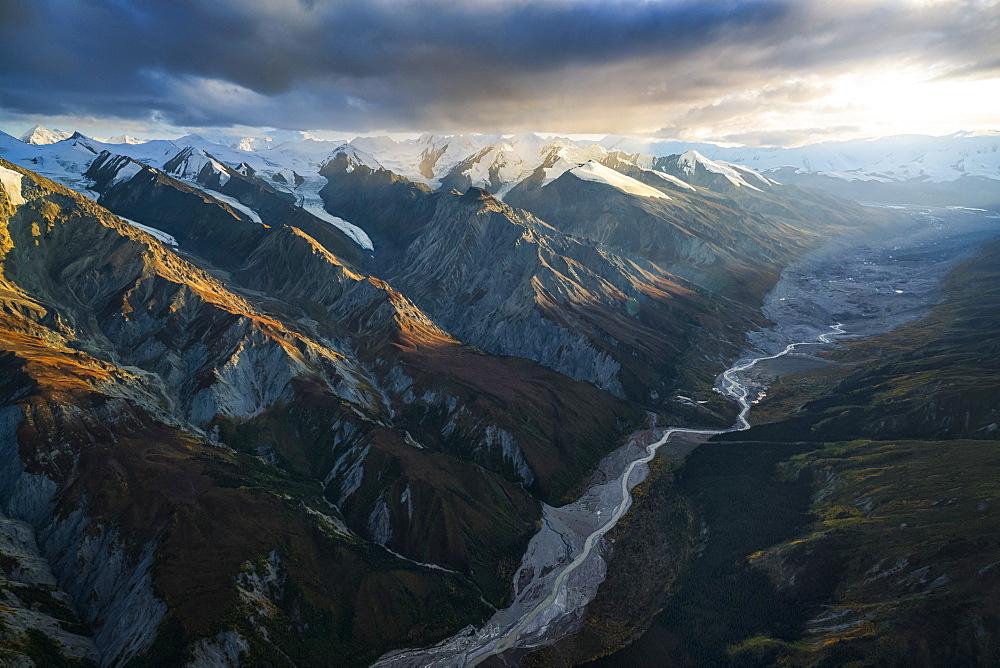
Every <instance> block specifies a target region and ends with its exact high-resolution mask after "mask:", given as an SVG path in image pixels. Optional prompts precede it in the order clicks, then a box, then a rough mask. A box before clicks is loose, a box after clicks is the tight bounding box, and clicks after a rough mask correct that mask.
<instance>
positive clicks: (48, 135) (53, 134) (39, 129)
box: [18, 125, 73, 145]
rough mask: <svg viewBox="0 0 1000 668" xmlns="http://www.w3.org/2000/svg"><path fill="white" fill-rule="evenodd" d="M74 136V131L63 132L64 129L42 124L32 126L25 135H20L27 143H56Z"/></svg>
mask: <svg viewBox="0 0 1000 668" xmlns="http://www.w3.org/2000/svg"><path fill="white" fill-rule="evenodd" d="M71 136H73V133H72V132H63V131H62V130H50V129H48V128H47V127H44V126H42V125H36V126H35V127H33V128H31V129H30V130H28V131H27V132H25V133H24V134H23V135H21V136H20V137H18V139H20V140H21V141H23V142H24V143H25V144H36V145H39V144H55V143H56V142H57V141H62V140H63V139H69V138H70V137H71Z"/></svg>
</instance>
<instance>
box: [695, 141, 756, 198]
mask: <svg viewBox="0 0 1000 668" xmlns="http://www.w3.org/2000/svg"><path fill="white" fill-rule="evenodd" d="M677 162H678V164H679V165H681V167H682V168H683V169H684V172H685V173H686V174H694V170H695V167H696V165H701V166H702V167H704V168H705V169H706V170H707V171H709V172H713V173H715V174H721V175H722V176H724V177H726V179H728V180H729V182H730V183H732V184H733V185H735V186H737V187H741V188H742V187H746V188H750V189H752V190H756V191H758V192H763V191H762V190H761V189H760V188H758V187H757V186H754V185H751V184H749V183H748V182H747V181H746V180H745V179H744V178H743V176H741V175H740V173H739V172H738V171H736V170H735V169H733V167H732V165H730V164H729V163H726V162H722V161H715V160H709V159H708V158H706V157H705V156H703V155H702V154H701V153H698V151H693V150H692V151H687V152H685V153H682V154H681V156H680V157H679V158H678V159H677ZM748 171H750V170H748ZM758 176H759V175H758ZM760 178H761V179H764V177H763V176H761V177H760ZM765 181H766V179H765Z"/></svg>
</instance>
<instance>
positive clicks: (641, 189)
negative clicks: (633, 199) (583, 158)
mask: <svg viewBox="0 0 1000 668" xmlns="http://www.w3.org/2000/svg"><path fill="white" fill-rule="evenodd" d="M570 174H572V175H573V176H575V177H577V178H578V179H582V180H584V181H594V182H596V183H604V184H605V185H609V186H611V187H612V188H617V189H618V190H621V191H622V192H626V193H629V194H630V195H638V196H640V197H653V198H656V199H670V196H669V195H667V194H666V193H663V192H660V191H659V190H657V189H656V188H654V187H652V186H647V185H646V184H645V183H642V182H641V181H637V180H635V179H633V178H632V177H631V176H625V175H624V174H622V173H621V172H616V171H615V170H613V169H610V168H609V167H605V166H604V165H602V164H600V163H597V162H594V161H590V162H588V163H587V164H585V165H583V166H582V167H577V168H575V169H571V170H570Z"/></svg>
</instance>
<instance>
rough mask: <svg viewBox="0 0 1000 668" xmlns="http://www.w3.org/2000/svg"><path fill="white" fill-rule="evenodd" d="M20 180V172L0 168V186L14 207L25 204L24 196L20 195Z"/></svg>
mask: <svg viewBox="0 0 1000 668" xmlns="http://www.w3.org/2000/svg"><path fill="white" fill-rule="evenodd" d="M21 178H22V176H21V173H20V172H15V171H14V170H13V169H7V168H6V167H0V186H3V189H4V192H6V193H7V199H9V200H10V203H11V204H13V205H14V206H21V205H22V204H24V202H25V199H24V196H23V195H22V194H21Z"/></svg>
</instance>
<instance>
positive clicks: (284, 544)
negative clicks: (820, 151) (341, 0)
mask: <svg viewBox="0 0 1000 668" xmlns="http://www.w3.org/2000/svg"><path fill="white" fill-rule="evenodd" d="M0 140H2V141H0V157H3V156H6V157H8V158H10V159H11V160H12V161H16V162H17V163H19V164H14V163H13V162H7V161H2V162H0V169H2V171H0V175H2V176H3V188H2V189H0V223H2V230H3V236H2V237H0V240H2V242H0V250H2V253H3V257H2V261H0V266H2V271H3V274H2V280H3V283H2V286H3V292H2V293H0V297H2V307H3V311H2V313H3V318H2V322H0V336H2V349H3V351H4V356H3V358H2V359H0V363H2V364H3V365H4V369H5V371H4V374H3V378H4V381H3V385H2V393H3V396H2V402H3V411H4V412H3V416H4V417H3V421H2V425H3V429H4V431H3V434H2V440H0V442H2V443H3V448H2V452H3V453H5V454H4V455H3V457H4V463H3V466H2V469H0V470H2V474H3V476H4V479H3V484H2V485H0V489H2V499H0V501H2V503H0V507H2V511H3V513H4V517H5V519H4V524H3V534H2V536H0V538H2V542H0V552H2V554H3V555H5V556H4V557H3V559H4V560H3V561H2V563H0V568H2V571H3V574H4V575H3V577H4V580H3V589H2V592H3V594H2V595H3V596H4V597H5V598H4V601H5V602H4V603H3V606H4V607H3V608H2V613H3V614H2V617H0V620H2V624H3V626H2V637H3V643H4V645H3V648H4V649H3V651H4V652H6V654H7V658H9V659H10V660H11V661H13V660H15V657H20V658H18V659H17V660H18V661H21V662H22V663H24V665H30V661H33V662H34V663H35V664H36V665H46V662H49V661H51V660H54V659H52V657H62V658H61V659H60V660H65V661H78V662H83V663H86V662H93V663H97V664H99V665H124V664H126V663H127V664H128V665H164V664H166V665H176V664H183V663H185V662H193V664H194V665H215V664H218V663H220V662H224V661H231V662H236V661H240V660H242V661H246V662H249V663H253V662H265V663H269V664H273V665H280V664H281V663H283V662H284V663H288V664H294V665H322V664H324V663H325V662H326V661H327V660H328V657H330V656H338V657H340V659H339V660H341V661H343V662H344V663H346V664H350V665H360V664H365V663H368V662H370V661H372V660H373V659H374V658H376V657H378V656H379V655H381V654H382V653H384V652H385V651H387V650H390V649H392V648H395V647H406V646H414V645H423V644H428V643H431V642H434V641H436V640H438V639H440V638H442V637H445V636H448V635H450V634H452V633H454V632H455V631H457V630H459V629H461V628H462V627H464V626H466V625H470V624H479V623H481V622H482V621H483V620H484V619H486V618H487V617H489V615H490V614H491V612H492V610H493V609H494V608H496V607H501V606H503V605H505V604H506V603H507V602H508V601H509V600H510V597H511V595H512V591H513V586H514V583H513V578H514V575H515V571H516V569H517V567H518V565H519V563H520V560H521V556H522V554H523V552H524V550H525V547H526V546H527V544H528V541H529V539H530V538H531V537H532V535H533V534H534V533H535V532H536V531H537V528H538V527H539V526H540V519H541V517H542V515H543V512H547V511H544V508H547V507H548V506H546V505H544V504H551V505H560V504H562V503H563V502H565V501H568V500H571V499H573V498H575V496H577V495H579V493H580V491H581V489H582V485H583V483H584V481H585V480H586V479H587V477H588V476H589V475H590V474H591V473H592V472H593V471H594V469H595V467H596V466H597V464H598V462H599V461H600V460H601V459H602V458H603V457H604V456H605V455H606V454H607V453H608V452H610V451H611V450H613V449H614V448H615V447H616V446H617V445H618V444H619V441H620V440H621V438H622V437H623V436H624V435H625V434H627V433H628V432H630V431H631V430H632V429H633V428H634V427H635V426H637V425H639V424H641V423H642V421H644V420H645V419H646V414H645V411H655V412H658V413H660V414H661V415H663V416H665V418H669V419H670V420H674V421H683V420H687V421H690V422H692V423H697V424H703V423H705V422H708V423H714V424H724V423H726V422H727V421H728V420H730V419H731V407H730V406H729V405H728V403H727V402H726V401H725V400H723V399H722V398H721V397H717V396H714V395H712V394H711V393H710V392H709V388H710V386H711V384H712V382H713V377H714V375H715V374H716V373H717V372H718V370H719V369H720V368H722V366H723V365H724V363H725V362H726V360H729V359H732V358H733V357H735V356H736V354H737V353H738V351H739V350H740V349H741V348H742V347H743V346H744V345H745V334H746V332H747V331H748V330H751V329H754V328H757V327H760V326H763V325H764V324H766V320H765V319H764V317H763V316H762V315H761V314H760V312H759V310H758V308H759V305H760V304H761V301H762V299H763V296H764V295H765V294H766V293H767V292H768V290H769V289H770V288H771V286H772V285H773V283H774V281H775V280H776V279H777V276H778V274H779V273H780V267H781V266H783V265H784V264H786V263H787V262H789V261H791V260H792V259H794V258H795V257H797V256H799V255H801V254H802V253H803V252H805V251H806V250H808V249H809V248H810V247H813V246H815V245H816V244H817V243H819V241H820V239H822V238H823V236H824V235H828V234H830V233H834V232H842V231H844V230H848V229H859V228H863V227H866V226H871V225H882V224H885V223H886V222H887V221H889V220H891V219H892V215H889V214H886V213H884V212H879V211H874V210H869V209H862V208H859V207H855V206H854V205H851V204H849V203H846V202H842V201H838V200H834V199H830V198H826V199H823V198H822V197H821V196H816V195H813V194H809V193H805V192H804V191H800V190H797V189H794V188H785V187H783V186H780V185H778V184H769V183H765V182H760V184H761V187H760V188H758V189H757V190H758V191H759V192H760V197H759V198H754V197H751V198H750V199H746V200H745V201H744V203H742V204H741V203H740V200H741V199H742V194H741V193H735V194H734V193H732V192H731V189H730V188H729V186H730V185H731V183H730V182H728V181H727V182H726V184H721V183H712V182H709V181H706V182H705V183H704V185H686V186H678V185H677V182H680V181H681V179H680V178H679V177H674V180H673V181H671V180H670V179H664V178H663V177H660V176H657V175H656V174H654V173H653V172H652V171H650V170H647V169H645V168H643V167H639V166H638V165H637V164H635V163H626V162H625V161H621V162H620V164H618V168H619V169H621V170H622V171H618V170H617V169H613V168H612V167H607V166H606V165H604V164H602V163H596V162H595V163H588V162H585V163H583V164H582V165H579V166H578V167H574V169H577V168H579V169H581V170H583V172H582V173H584V174H585V175H586V174H589V173H592V172H595V171H596V172H600V177H601V178H600V179H598V180H597V181H593V180H588V179H581V178H577V176H574V175H572V174H564V175H563V177H562V180H564V182H563V183H560V184H559V185H558V186H556V184H555V183H553V184H552V186H551V187H553V188H554V190H553V191H552V192H555V191H556V190H558V191H559V192H561V193H563V195H564V196H566V197H576V196H579V197H582V196H583V193H585V192H589V193H590V194H589V195H588V196H589V197H591V198H597V200H600V199H602V198H604V199H608V200H609V201H613V202H616V203H617V204H616V206H618V207H620V209H619V210H618V211H617V212H615V211H609V212H608V213H607V214H604V215H602V216H601V217H600V218H599V219H598V218H595V219H594V221H593V222H594V224H595V225H596V227H593V228H591V231H590V232H588V231H587V230H586V229H584V228H574V227H572V226H571V225H570V222H571V221H570V220H569V219H566V218H559V219H557V220H555V222H549V221H546V220H545V219H544V218H541V217H539V216H538V215H537V214H536V213H533V212H530V211H528V210H525V209H518V208H514V207H512V206H511V205H510V204H507V203H504V202H502V201H500V200H499V199H497V198H496V197H494V196H493V195H491V194H490V193H489V192H487V191H486V190H484V189H481V188H478V187H475V186H470V187H468V188H467V189H466V190H465V191H464V192H458V191H451V190H448V189H439V190H433V189H431V188H430V187H428V186H427V185H424V184H422V183H418V182H413V181H410V180H409V179H407V178H405V177H403V176H401V175H399V174H397V173H394V172H392V171H390V170H388V169H386V168H384V167H383V166H382V165H381V164H380V163H379V162H378V161H377V160H375V159H374V158H372V157H371V156H370V155H367V154H365V153H364V152H363V151H361V150H359V149H358V148H356V147H353V146H347V147H344V146H339V147H335V148H333V149H332V150H331V151H330V152H329V153H326V152H324V151H320V152H318V153H317V155H313V156H310V155H305V154H303V153H302V152H301V151H297V152H296V151H293V152H292V153H290V154H287V155H285V158H284V162H283V163H282V164H278V163H277V162H274V161H270V160H266V159H263V158H261V157H260V156H256V155H255V154H254V153H252V152H247V151H240V150H236V149H229V148H227V147H224V146H217V145H216V146H215V147H214V148H213V147H212V146H209V145H208V144H209V143H208V142H206V141H205V140H203V139H201V138H188V139H186V140H184V141H179V142H177V143H174V142H159V143H158V142H147V143H145V144H132V143H122V144H116V145H112V144H106V143H101V142H98V141H95V140H92V139H88V138H86V137H83V136H82V135H74V136H72V137H70V138H68V139H65V140H63V141H60V142H56V143H54V144H46V145H41V146H28V145H26V144H23V143H20V142H17V141H16V140H13V139H10V138H6V139H5V138H3V137H0ZM269 150H272V151H282V150H286V151H287V149H281V148H280V147H279V148H276V149H269ZM606 161H607V160H606ZM609 164H610V163H609ZM588 165H599V166H596V167H595V166H588ZM293 167H297V169H298V171H297V170H296V169H293ZM36 170H37V171H36ZM602 170H607V172H614V173H613V174H608V173H607V172H604V171H602ZM626 172H627V173H626ZM616 174H617V176H615V175H616ZM46 176H48V177H51V178H53V179H56V180H57V181H58V183H57V182H55V181H52V180H49V178H46ZM640 178H641V179H644V180H645V181H640V180H639V179H640ZM646 181H648V182H650V183H653V184H654V185H648V184H647V183H646ZM635 184H639V185H644V187H645V188H648V190H643V189H642V188H639V192H635V190H636V189H637V188H638V186H636V185H635ZM547 187H549V186H547ZM622 187H624V190H622ZM765 187H766V189H767V192H765ZM68 188H70V189H68ZM678 188H679V189H680V190H683V191H685V194H678V193H677V192H676V191H677V189H678ZM713 188H716V189H715V190H713ZM726 189H729V190H726ZM574 191H575V192H576V193H577V195H572V193H573V192H574ZM727 192H729V194H727ZM656 193H659V194H656ZM686 193H691V194H686ZM817 197H819V199H817ZM94 200H96V201H94ZM659 200H665V201H670V202H674V204H672V205H670V207H666V208H664V207H663V206H662V205H659V204H658V202H659ZM817 202H819V204H821V205H820V206H817ZM775 206H778V207H779V208H780V209H781V212H779V213H774V212H771V213H768V212H767V211H765V210H764V209H766V208H768V207H771V208H773V207H775ZM643 208H646V209H647V210H648V212H649V216H650V219H649V223H650V225H652V226H654V227H656V228H658V229H659V230H660V231H657V232H656V234H658V235H660V236H659V237H657V238H655V239H653V240H651V241H643V240H642V239H641V237H639V238H637V237H636V236H634V235H633V233H631V232H628V231H627V230H628V229H629V228H628V226H629V225H630V219H631V217H632V216H633V215H634V212H635V211H638V210H640V209H643ZM348 221H350V222H348ZM681 227H683V229H684V231H683V234H684V235H687V236H688V237H691V238H692V239H694V240H695V241H693V242H690V241H685V242H683V243H681V242H679V241H678V239H680V237H677V236H676V235H677V230H678V229H680V228H681ZM616 228H622V229H623V230H626V231H625V232H621V233H616V232H615V231H614V230H615V229H616ZM599 230H605V231H609V233H610V236H606V237H602V235H603V234H605V233H604V232H600V231H599ZM616 235H617V236H616ZM737 242H738V243H739V244H740V245H739V247H736V246H735V245H734V244H737ZM650 244H652V246H651V245H650ZM653 246H661V247H662V250H660V251H655V252H654V251H653V250H652V249H653ZM671 247H676V249H677V252H674V251H670V253H669V254H667V253H666V252H665V251H666V250H667V249H669V248H671ZM699 249H707V250H699ZM737 275H738V276H739V280H734V276H737ZM681 389H683V392H679V390H681ZM679 394H682V395H683V396H684V397H688V396H691V395H693V394H696V395H698V396H699V397H701V396H703V397H705V399H704V400H702V401H699V402H694V401H692V400H690V399H679V398H677V397H678V395H679ZM332 564H335V565H336V567H335V568H333V567H331V565H332Z"/></svg>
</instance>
